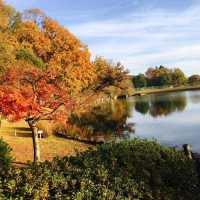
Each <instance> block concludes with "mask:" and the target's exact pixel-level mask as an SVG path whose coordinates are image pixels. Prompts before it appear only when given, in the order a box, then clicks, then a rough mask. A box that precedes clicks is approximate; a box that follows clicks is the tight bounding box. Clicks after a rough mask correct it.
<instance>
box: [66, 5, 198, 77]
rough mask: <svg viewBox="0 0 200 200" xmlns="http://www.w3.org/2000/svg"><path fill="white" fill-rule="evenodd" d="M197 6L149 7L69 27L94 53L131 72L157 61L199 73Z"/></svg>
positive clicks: (188, 71)
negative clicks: (175, 10) (179, 7)
mask: <svg viewBox="0 0 200 200" xmlns="http://www.w3.org/2000/svg"><path fill="white" fill-rule="evenodd" d="M199 9H200V5H197V4H196V5H194V6H193V7H190V8H188V9H187V10H183V11H177V12H170V11H169V10H158V9H152V10H151V11H149V12H146V11H145V12H139V13H134V14H133V13H130V14H128V15H127V16H125V17H123V18H120V19H111V20H106V21H93V22H88V23H83V24H78V25H73V26H71V27H69V28H70V30H71V31H72V32H73V33H75V34H76V35H77V36H79V37H80V38H81V39H82V40H83V41H85V42H86V43H88V45H89V47H90V49H91V51H92V53H93V55H94V56H95V55H102V56H105V57H108V58H109V59H110V58H113V59H114V60H116V61H118V60H120V61H122V63H123V64H124V65H125V66H126V67H128V68H129V70H130V71H131V72H132V73H138V72H141V71H144V70H145V69H146V68H147V67H149V66H154V65H159V64H163V65H164V64H166V65H170V66H175V65H178V66H179V67H182V68H183V70H184V71H185V72H187V73H189V74H191V73H200V67H198V66H200V58H199V57H200V56H199V52H200V39H199V36H200V13H199Z"/></svg>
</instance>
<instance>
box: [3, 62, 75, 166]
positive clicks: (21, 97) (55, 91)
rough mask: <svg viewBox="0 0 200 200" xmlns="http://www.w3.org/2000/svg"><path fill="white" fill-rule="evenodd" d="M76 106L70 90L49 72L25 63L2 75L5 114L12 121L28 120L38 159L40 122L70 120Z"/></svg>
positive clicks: (35, 155) (37, 158) (38, 158)
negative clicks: (70, 114)
mask: <svg viewBox="0 0 200 200" xmlns="http://www.w3.org/2000/svg"><path fill="white" fill-rule="evenodd" d="M72 106H73V103H72V101H71V98H70V96H69V95H68V91H67V90H66V89H65V88H64V87H63V84H62V82H61V81H60V80H57V79H56V78H55V77H54V76H52V74H51V72H49V71H42V70H41V69H38V68H35V67H32V66H27V64H24V65H22V64H21V66H20V67H19V66H15V67H11V68H9V69H8V70H7V71H6V73H5V74H4V76H3V77H1V84H0V111H1V114H2V115H3V116H5V117H7V119H8V120H9V121H17V120H21V119H24V120H26V121H27V123H28V125H29V126H30V129H31V130H32V138H33V149H34V162H39V161H40V148H39V142H38V134H37V124H38V122H39V121H41V120H66V119H67V116H68V114H69V110H70V109H71V108H72Z"/></svg>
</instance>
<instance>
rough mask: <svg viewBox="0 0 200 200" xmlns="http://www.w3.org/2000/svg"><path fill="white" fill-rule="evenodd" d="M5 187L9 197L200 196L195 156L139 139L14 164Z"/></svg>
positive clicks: (184, 199) (1, 186)
mask: <svg viewBox="0 0 200 200" xmlns="http://www.w3.org/2000/svg"><path fill="white" fill-rule="evenodd" d="M0 190H1V191H2V195H4V198H5V199H75V200H93V199H94V200H95V199H97V200H106V199H108V200H114V199H115V200H122V199H123V200H132V199H133V200H161V199H162V200H179V199H180V200H188V199H191V200H198V199H200V189H199V182H198V175H197V172H196V166H195V162H194V161H192V160H189V159H187V158H186V157H185V156H184V154H183V153H182V152H180V151H176V150H173V149H170V148H167V147H163V146H161V145H159V144H157V143H156V142H148V141H146V140H139V139H134V140H133V141H131V142H128V141H125V142H122V143H111V144H106V145H102V146H98V147H97V150H89V151H87V152H85V153H82V154H80V155H78V156H76V157H64V158H63V159H58V158H55V159H54V160H53V161H52V162H47V161H46V162H44V163H41V164H40V165H38V166H34V165H32V166H30V167H28V168H25V169H20V170H19V169H11V170H10V171H9V173H8V174H7V175H6V176H5V177H3V178H2V181H1V183H0Z"/></svg>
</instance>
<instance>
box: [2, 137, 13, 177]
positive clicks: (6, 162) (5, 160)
mask: <svg viewBox="0 0 200 200" xmlns="http://www.w3.org/2000/svg"><path fill="white" fill-rule="evenodd" d="M11 151H12V149H11V148H10V146H9V145H8V144H7V143H6V142H4V141H3V139H2V138H0V174H2V173H4V172H5V170H8V169H9V168H10V166H11V162H12V161H13V158H12V156H11Z"/></svg>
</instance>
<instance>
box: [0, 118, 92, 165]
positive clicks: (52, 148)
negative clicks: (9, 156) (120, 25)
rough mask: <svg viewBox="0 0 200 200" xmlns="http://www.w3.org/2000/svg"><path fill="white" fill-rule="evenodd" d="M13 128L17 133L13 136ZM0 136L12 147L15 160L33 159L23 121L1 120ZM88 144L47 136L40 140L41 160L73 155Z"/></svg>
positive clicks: (84, 148) (22, 161) (25, 125)
mask: <svg viewBox="0 0 200 200" xmlns="http://www.w3.org/2000/svg"><path fill="white" fill-rule="evenodd" d="M15 130H16V133H17V135H16V136H15ZM0 137H2V138H3V140H4V141H6V142H7V143H8V144H9V145H10V146H11V148H12V149H13V152H12V153H13V156H14V157H15V161H16V162H21V163H26V162H27V161H32V159H33V147H32V138H31V132H30V130H29V129H28V126H27V124H26V123H25V122H23V121H21V122H18V123H9V122H7V121H5V120H2V125H1V128H0ZM89 147H90V145H88V144H84V143H80V142H77V141H72V140H67V139H64V138H58V137H56V136H49V137H48V138H44V139H41V140H40V148H41V160H42V161H44V160H51V159H52V158H53V157H55V156H59V157H63V156H66V155H75V154H76V153H77V152H81V151H84V150H87V149H88V148H89Z"/></svg>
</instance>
